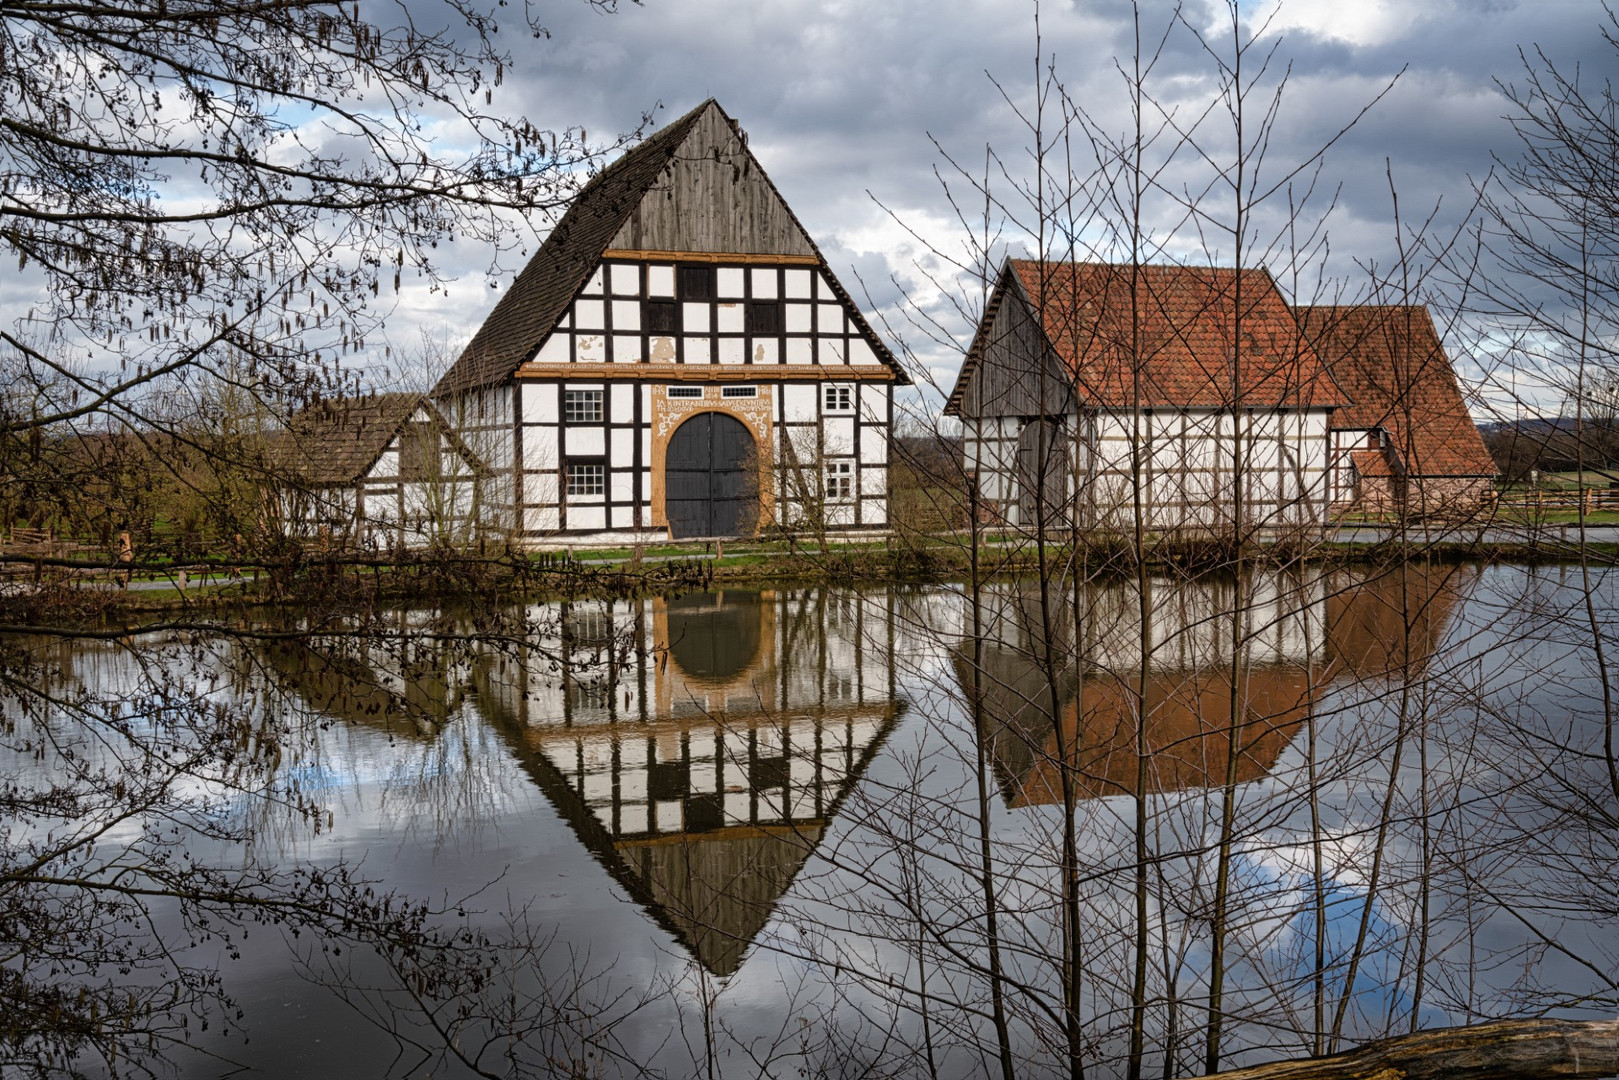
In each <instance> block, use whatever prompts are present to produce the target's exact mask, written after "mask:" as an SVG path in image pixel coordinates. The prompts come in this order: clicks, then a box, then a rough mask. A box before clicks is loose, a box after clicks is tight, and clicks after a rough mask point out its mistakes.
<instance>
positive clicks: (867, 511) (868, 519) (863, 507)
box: [860, 499, 888, 525]
mask: <svg viewBox="0 0 1619 1080" xmlns="http://www.w3.org/2000/svg"><path fill="white" fill-rule="evenodd" d="M860 524H862V525H887V524H888V500H887V499H861V500H860Z"/></svg>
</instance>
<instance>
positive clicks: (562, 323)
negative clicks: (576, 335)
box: [557, 311, 573, 330]
mask: <svg viewBox="0 0 1619 1080" xmlns="http://www.w3.org/2000/svg"><path fill="white" fill-rule="evenodd" d="M572 325H573V312H572V311H564V312H563V313H562V318H560V319H558V320H557V329H558V330H566V329H568V328H569V327H571V326H572Z"/></svg>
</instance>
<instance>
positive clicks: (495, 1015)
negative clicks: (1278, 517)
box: [0, 565, 1619, 1077]
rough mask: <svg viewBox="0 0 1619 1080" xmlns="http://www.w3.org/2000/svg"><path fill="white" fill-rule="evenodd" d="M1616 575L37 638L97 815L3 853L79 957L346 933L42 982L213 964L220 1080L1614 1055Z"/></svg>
mask: <svg viewBox="0 0 1619 1080" xmlns="http://www.w3.org/2000/svg"><path fill="white" fill-rule="evenodd" d="M1616 584H1619V583H1616V582H1615V581H1614V580H1613V579H1612V578H1610V577H1597V578H1595V579H1593V580H1591V581H1589V582H1586V581H1584V580H1582V578H1581V577H1580V575H1579V573H1578V571H1577V570H1576V569H1567V570H1557V569H1554V570H1549V571H1548V570H1535V569H1529V568H1524V567H1515V566H1494V567H1487V568H1485V567H1475V566H1449V565H1432V566H1419V565H1409V566H1402V567H1397V568H1394V569H1390V570H1383V571H1374V570H1370V569H1332V570H1327V569H1323V568H1320V567H1317V566H1304V567H1301V568H1299V569H1297V570H1294V571H1266V572H1263V573H1255V574H1252V575H1249V576H1245V577H1243V578H1241V579H1237V578H1229V577H1206V576H1193V575H1185V576H1156V577H1148V578H1145V579H1143V580H1141V581H1137V580H1135V579H1126V580H1114V579H1106V580H1096V581H1089V582H1084V583H1081V584H1079V585H1078V586H1076V585H1075V584H1074V583H1073V582H1072V581H1068V580H1064V579H1060V578H1054V579H1053V580H1051V581H1048V582H1045V583H1044V584H1042V583H1041V582H1039V581H1033V580H1031V581H1005V582H993V583H990V584H986V585H984V586H983V587H982V588H981V589H978V590H972V589H969V588H966V587H965V586H960V585H957V586H947V587H936V588H921V589H898V588H895V589H886V590H865V591H860V592H856V591H851V590H832V589H802V588H786V587H783V588H774V589H757V590H730V589H727V590H725V591H723V592H711V593H700V594H688V595H683V596H674V597H651V598H645V599H635V600H611V601H608V600H598V601H576V602H572V603H565V604H530V605H523V606H517V607H513V608H511V609H509V610H504V611H493V612H491V611H443V610H428V609H422V610H409V611H397V612H391V613H388V614H386V615H385V616H383V617H380V618H376V619H372V620H368V621H365V622H358V621H335V622H326V623H322V624H320V625H315V626H309V625H300V626H286V625H269V624H266V625H248V624H242V625H237V626H234V627H228V628H224V629H225V630H226V631H227V632H222V633H210V632H206V631H205V630H200V629H195V628H193V629H187V630H186V631H184V632H183V633H180V632H167V633H163V634H153V635H147V636H143V637H137V638H131V639H115V640H110V641H101V642H88V641H79V642H75V643H72V644H70V645H65V644H62V643H60V642H58V641H54V640H47V639H40V640H38V641H35V642H30V643H26V644H28V645H29V648H28V649H27V650H19V653H21V652H24V651H26V653H27V657H26V659H27V662H28V663H29V664H31V665H33V666H32V667H31V668H30V669H29V671H30V674H31V677H32V678H33V679H34V684H33V685H34V686H35V687H37V688H38V689H40V690H42V691H46V692H48V701H49V702H50V704H49V707H46V706H45V705H42V704H41V702H44V701H46V700H47V698H44V697H35V698H33V699H31V700H25V698H24V696H22V695H19V696H18V698H17V699H16V701H15V702H14V703H13V705H12V706H9V707H8V708H7V711H6V714H5V715H6V717H7V718H8V719H7V722H8V724H9V725H10V727H9V729H8V730H9V736H8V740H9V741H8V744H7V748H8V754H9V756H8V757H7V759H6V766H5V771H6V774H7V778H8V780H9V781H10V782H11V783H12V784H13V789H12V790H13V792H17V791H36V792H37V791H43V790H47V789H49V790H53V791H56V792H58V793H59V794H60V793H62V792H66V791H68V790H70V789H72V790H75V791H77V794H76V795H74V796H73V797H72V798H68V797H67V796H65V795H63V796H62V798H63V800H64V801H62V803H61V805H59V806H56V807H55V808H50V807H45V806H44V801H40V804H39V806H37V807H36V808H35V809H33V810H31V811H30V812H29V813H27V814H19V815H18V817H17V820H16V822H15V823H14V824H13V825H12V826H10V831H9V832H8V833H7V840H6V845H7V846H6V848H5V849H4V851H5V855H6V857H7V861H8V863H9V864H10V865H12V866H16V865H18V864H19V863H20V862H24V861H26V855H27V853H28V852H29V851H33V852H40V851H49V852H51V853H53V857H54V858H55V860H56V864H55V865H57V866H58V867H59V868H61V867H73V868H75V869H74V873H77V874H79V875H80V877H79V878H73V877H72V875H71V874H68V873H67V872H66V871H65V870H64V871H62V872H59V873H56V874H55V876H54V878H53V879H52V882H53V883H50V884H45V885H40V886H38V890H37V891H36V892H34V893H32V894H28V895H31V896H32V897H33V899H34V901H35V902H38V903H42V904H45V906H47V907H49V906H53V905H54V910H55V911H56V914H55V915H54V916H53V918H56V919H59V920H62V923H61V926H62V927H66V928H67V929H61V928H59V929H58V930H57V931H56V932H57V933H59V934H61V935H63V936H62V940H63V941H64V942H67V941H69V940H73V941H78V942H81V943H82V941H84V940H87V939H86V938H82V937H80V938H73V937H71V935H70V934H69V931H70V930H72V929H73V924H71V920H70V919H69V912H70V909H72V908H73V906H74V903H75V902H76V901H75V900H74V899H73V897H74V896H75V895H76V894H75V893H74V890H73V888H72V883H73V882H74V881H82V880H84V879H87V878H89V877H91V876H94V875H98V874H99V875H100V876H101V877H102V878H104V879H112V878H116V879H118V880H120V881H131V882H132V881H137V880H147V879H151V880H156V881H159V882H167V883H168V884H169V886H170V888H169V891H171V892H172V891H179V892H182V893H185V892H187V890H192V891H195V892H197V893H207V892H208V890H210V889H211V890H215V894H217V895H219V896H226V895H227V894H228V895H243V894H247V893H252V895H253V896H254V903H257V904H265V903H266V901H265V898H266V897H267V896H269V897H274V899H275V902H276V903H281V902H287V903H289V904H290V903H291V902H292V901H294V900H295V901H297V902H298V903H301V904H305V905H311V906H315V907H321V908H323V909H324V910H323V912H322V914H321V916H320V917H319V918H313V919H306V918H302V917H301V916H299V915H297V914H295V913H293V914H287V915H285V916H284V917H279V918H278V917H264V918H261V919H260V920H259V921H255V920H254V919H253V918H252V917H251V913H250V914H249V917H248V919H247V921H246V923H245V929H246V930H247V933H246V934H245V936H244V935H243V934H242V933H241V932H240V931H239V930H231V929H230V926H229V922H230V920H229V917H228V909H229V908H230V905H229V904H226V903H223V902H222V903H220V904H218V905H214V906H210V905H209V904H207V903H202V904H201V905H200V906H199V904H198V903H197V902H196V901H197V897H196V896H189V897H188V898H187V901H186V902H177V901H172V900H169V899H164V898H157V899H151V900H146V899H142V900H141V901H140V908H139V911H140V913H141V915H140V917H139V918H133V919H132V918H130V917H129V912H127V911H126V912H124V913H123V917H122V918H111V917H109V918H106V919H103V918H102V916H99V915H93V914H92V913H84V914H83V918H85V919H92V921H95V922H98V923H99V925H98V926H97V927H96V929H95V933H98V934H99V935H100V937H99V938H97V939H96V940H98V941H100V942H102V943H105V942H106V941H108V940H109V937H110V936H118V935H121V937H120V938H119V940H122V941H124V942H125V946H124V947H125V949H126V952H125V953H124V954H123V956H122V957H121V958H120V956H119V955H116V954H114V953H110V952H109V953H102V954H99V955H95V956H86V955H79V956H77V957H72V956H67V955H66V950H67V948H68V946H67V945H64V946H63V951H64V952H63V955H58V956H55V957H52V956H51V954H50V950H49V949H48V948H46V947H44V946H42V945H39V944H37V943H31V944H29V945H28V946H27V947H26V948H19V949H17V950H16V951H15V953H14V955H13V957H12V959H11V960H10V961H9V964H10V965H11V969H12V970H13V971H19V970H28V971H29V972H30V974H31V975H33V976H34V977H36V978H39V979H42V980H45V981H47V982H48V981H49V980H50V979H52V978H55V979H57V980H59V981H61V982H62V983H63V984H64V985H67V984H69V983H72V982H74V981H75V980H80V981H85V982H87V983H91V984H94V983H96V982H97V981H98V980H101V981H104V982H106V983H109V984H114V985H120V986H123V987H125V988H127V989H128V990H129V999H130V1001H131V1002H132V1003H133V1002H135V1001H136V1000H137V998H138V999H139V1000H140V1001H142V1002H143V1003H149V1002H161V1001H162V1000H164V999H163V998H162V994H163V993H164V992H168V993H170V994H171V997H170V999H168V1000H171V1001H173V1000H177V999H178V997H179V996H183V995H180V991H179V990H177V989H174V987H190V986H191V982H190V980H203V981H205V982H206V980H207V979H208V978H209V975H208V973H210V972H212V971H214V970H216V969H217V971H218V972H219V973H220V976H221V977H222V979H223V989H224V991H225V992H226V993H228V994H229V995H230V1004H229V1005H228V1006H226V1007H223V1008H221V1007H219V1006H218V1004H217V1003H216V1002H215V999H214V998H213V997H212V996H211V995H212V993H213V987H212V986H211V984H210V985H208V986H205V987H201V988H200V989H199V990H198V992H197V993H196V994H195V995H194V996H186V997H185V1000H186V1004H185V1005H184V1008H183V1009H181V1010H180V1011H182V1012H185V1013H186V1014H187V1015H188V1016H189V1017H190V1019H189V1020H187V1022H186V1023H185V1024H183V1025H180V1026H179V1027H173V1026H168V1027H162V1028H161V1033H160V1034H159V1035H154V1036H153V1037H152V1038H151V1040H150V1042H149V1044H148V1045H149V1046H150V1047H151V1052H152V1053H153V1054H154V1060H157V1061H160V1062H161V1063H162V1064H160V1066H159V1067H160V1069H161V1068H172V1069H173V1070H175V1071H177V1072H179V1073H181V1074H183V1075H219V1074H221V1073H223V1072H226V1071H229V1070H230V1069H231V1068H232V1067H233V1066H232V1064H231V1063H240V1064H242V1065H245V1066H247V1068H248V1072H249V1073H256V1074H261V1075H266V1076H278V1077H279V1076H328V1075H338V1074H343V1075H349V1074H352V1075H366V1076H381V1075H399V1076H407V1075H428V1074H431V1075H435V1076H455V1075H473V1074H474V1073H475V1072H476V1071H478V1070H482V1071H484V1072H487V1073H489V1074H493V1075H524V1074H535V1075H551V1074H561V1075H581V1076H594V1075H608V1076H616V1075H637V1074H641V1073H644V1072H650V1073H654V1074H660V1075H671V1076H688V1075H704V1076H710V1075H712V1076H782V1077H786V1076H801V1075H810V1076H820V1075H827V1076H860V1075H877V1076H890V1075H898V1076H910V1075H917V1076H922V1075H939V1076H950V1077H958V1076H959V1077H967V1076H980V1075H984V1076H988V1075H1001V1073H1002V1059H1003V1057H1004V1058H1005V1060H1007V1061H1009V1062H1011V1063H1013V1065H1014V1066H1015V1072H1016V1075H1018V1076H1040V1075H1048V1074H1050V1075H1058V1074H1062V1075H1071V1074H1072V1073H1073V1072H1074V1066H1075V1064H1076V1063H1078V1064H1080V1065H1082V1066H1083V1068H1084V1070H1086V1071H1087V1073H1088V1075H1091V1076H1112V1075H1120V1076H1124V1075H1129V1074H1131V1073H1132V1072H1136V1073H1137V1074H1146V1075H1153V1076H1159V1075H1186V1074H1197V1073H1200V1072H1202V1071H1203V1067H1204V1065H1205V1064H1206V1062H1207V1059H1208V1054H1209V1051H1210V1046H1211V1043H1212V1044H1213V1045H1214V1046H1216V1047H1217V1050H1218V1064H1219V1065H1220V1066H1221V1067H1227V1068H1229V1067H1234V1066H1237V1065H1240V1064H1246V1063H1253V1062H1257V1061H1262V1060H1270V1059H1274V1058H1278V1057H1290V1056H1306V1055H1309V1054H1312V1053H1320V1052H1325V1051H1330V1050H1332V1049H1334V1048H1343V1047H1345V1046H1348V1045H1352V1044H1353V1043H1355V1042H1358V1041H1361V1040H1364V1039H1367V1038H1374V1037H1378V1036H1381V1035H1384V1034H1390V1033H1399V1032H1405V1031H1409V1030H1412V1029H1413V1028H1415V1027H1434V1026H1443V1025H1447V1024H1454V1023H1466V1022H1470V1021H1477V1020H1480V1019H1483V1018H1488V1017H1498V1016H1527V1015H1542V1014H1546V1013H1548V1012H1549V1013H1554V1014H1564V1015H1570V1016H1586V1015H1605V1016H1611V1015H1612V1013H1613V1010H1614V1007H1615V1004H1616V1001H1619V991H1616V989H1615V986H1616V984H1615V979H1616V978H1619V933H1616V932H1615V931H1616V930H1619V900H1616V899H1615V897H1616V896H1619V860H1616V859H1615V849H1614V848H1615V840H1614V838H1615V836H1616V835H1619V831H1616V829H1615V826H1616V824H1619V781H1616V780H1615V778H1614V776H1613V773H1612V771H1613V769H1614V757H1613V734H1612V733H1613V718H1612V716H1611V713H1610V712H1606V711H1605V704H1604V703H1605V701H1608V700H1609V698H1610V695H1609V694H1608V693H1605V692H1604V682H1606V683H1607V686H1608V688H1609V689H1610V690H1611V688H1612V685H1613V680H1614V676H1613V673H1612V671H1611V667H1612V663H1613V657H1612V655H1611V651H1610V650H1611V647H1612V645H1613V640H1612V635H1611V626H1612V624H1613V615H1614V608H1615V606H1616V601H1619V592H1616V590H1615V585H1616ZM1588 601H1589V604H1588ZM1593 626H1595V627H1596V628H1597V629H1598V630H1599V631H1600V633H1593V629H1592V628H1593ZM19 644H25V643H19ZM1598 646H1600V648H1599V647H1598ZM17 663H20V661H18V662H17ZM17 663H14V664H13V669H12V670H22V669H21V668H20V667H18V666H17ZM211 731H220V732H229V734H228V735H220V736H219V737H218V739H217V740H215V739H214V737H213V736H211V735H209V734H208V732H211ZM159 742H163V743H165V745H166V749H165V750H164V751H163V753H161V754H157V755H151V754H149V752H148V751H149V749H150V747H152V746H153V745H156V744H157V743H159ZM131 747H145V748H147V749H146V750H142V751H141V752H139V753H133V752H132V751H131ZM143 755H145V756H143ZM187 755H189V757H187V761H188V762H189V764H186V765H184V766H175V765H174V764H173V762H174V760H175V759H176V758H177V757H186V756H187ZM221 762H225V763H224V764H222V763H221ZM141 777H146V778H148V779H146V780H144V781H143V780H141V779H140V778H141ZM142 783H147V784H149V785H150V790H149V791H147V790H145V789H141V788H140V784H142ZM52 785H54V787H52ZM75 785H77V787H76V788H75ZM114 785H123V786H122V787H119V788H118V797H117V798H113V797H111V795H110V794H109V793H110V792H112V791H113V790H114ZM96 793H99V797H98V796H97V795H96ZM143 800H144V801H143ZM14 801H15V797H14ZM30 845H32V847H30ZM188 875H190V876H188ZM176 883H178V885H177V884H176ZM231 889H235V890H237V891H236V892H235V893H231V891H230V890H231ZM52 890H55V891H54V892H53V891H52ZM0 896H4V897H5V898H6V902H7V904H8V910H10V911H13V912H15V911H21V910H24V909H25V906H26V903H27V902H28V896H25V895H22V894H19V893H18V892H17V891H16V890H15V889H13V890H12V891H11V892H10V893H9V894H0ZM42 897H43V898H45V899H44V900H42V899H41V898H42ZM384 897H385V898H386V899H384ZM204 899H206V897H204ZM410 900H413V901H416V902H420V903H423V904H425V905H427V907H428V908H429V909H430V910H424V911H420V912H417V911H415V910H414V909H412V914H411V916H410V920H413V921H410V922H409V926H408V927H407V926H404V925H403V924H396V923H395V922H390V921H389V920H392V919H396V916H397V914H398V912H399V911H401V910H403V909H404V907H405V904H406V901H410ZM396 905H398V906H396ZM384 909H386V912H387V915H386V918H385V917H384V916H383V915H382V914H381V913H382V912H383V911H384ZM257 910H258V911H259V912H260V913H261V915H262V913H263V911H265V910H266V908H265V907H261V908H259V909H257ZM277 910H279V909H277ZM210 919H211V920H212V921H211V922H207V920H210ZM81 921H82V920H81ZM205 922H206V925H203V923H205ZM114 924H117V925H116V926H115V925H114ZM10 925H11V926H12V927H13V929H12V930H10V931H9V934H10V935H12V936H13V938H14V939H16V940H25V939H27V935H28V934H30V933H34V932H35V931H34V930H31V929H27V928H24V927H22V923H21V922H19V920H18V919H17V918H15V917H13V918H12V921H11V924H10ZM41 925H44V924H41ZM384 926H386V927H388V929H387V930H382V929H378V928H379V927H384ZM83 929H84V928H83V926H82V925H80V926H78V931H83ZM221 929H224V930H225V931H226V934H225V935H224V936H221V935H220V934H218V933H217V931H219V930H221ZM211 931H212V932H211ZM435 935H436V936H435ZM73 947H74V948H80V949H82V947H83V946H82V944H79V945H75V946H73ZM40 957H43V958H44V959H42V960H41V959H39V958H40ZM30 962H32V963H33V964H34V966H33V967H27V966H26V965H28V964H29V963H30ZM48 972H52V973H54V974H48ZM166 987H167V988H169V989H167V990H165V989H164V988H166ZM188 994H189V991H188ZM141 1007H142V1008H146V1007H148V1006H147V1005H146V1004H143V1005H142V1006H141ZM134 1011H135V1007H134V1005H133V1004H132V1005H131V1012H134ZM162 1013H163V1010H162V1008H156V1009H155V1011H154V1015H162ZM204 1021H207V1022H208V1027H207V1030H202V1025H203V1022H204ZM143 1022H146V1021H143ZM150 1024H151V1027H152V1029H153V1030H154V1031H158V1030H159V1027H160V1025H159V1024H158V1023H157V1021H155V1020H153V1021H150ZM137 1026H138V1025H137ZM446 1044H449V1046H450V1049H446ZM79 1065H80V1066H81V1067H83V1068H86V1069H87V1070H89V1071H92V1072H94V1071H110V1070H111V1068H114V1067H116V1068H122V1067H123V1066H124V1062H122V1061H117V1062H115V1063H114V1064H113V1066H108V1064H107V1063H106V1062H105V1061H100V1062H98V1061H96V1060H94V1059H93V1057H91V1056H81V1057H80V1058H79Z"/></svg>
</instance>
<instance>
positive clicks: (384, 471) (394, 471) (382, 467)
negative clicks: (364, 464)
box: [367, 440, 399, 476]
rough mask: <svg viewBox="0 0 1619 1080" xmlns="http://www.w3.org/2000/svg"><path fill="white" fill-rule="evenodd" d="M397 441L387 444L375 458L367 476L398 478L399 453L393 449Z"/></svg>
mask: <svg viewBox="0 0 1619 1080" xmlns="http://www.w3.org/2000/svg"><path fill="white" fill-rule="evenodd" d="M397 444H398V440H395V441H394V442H391V443H389V444H388V448H387V449H386V450H384V451H383V452H382V453H381V454H379V455H378V456H377V460H376V463H375V464H374V465H372V466H371V470H370V472H369V473H368V474H367V475H368V476H398V475H399V451H398V450H396V449H394V447H395V446H396V445H397Z"/></svg>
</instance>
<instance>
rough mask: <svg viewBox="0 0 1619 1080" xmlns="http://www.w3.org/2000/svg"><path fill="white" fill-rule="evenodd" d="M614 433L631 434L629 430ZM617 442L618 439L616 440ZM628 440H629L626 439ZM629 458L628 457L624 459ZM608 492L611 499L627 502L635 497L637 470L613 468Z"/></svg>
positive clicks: (608, 482) (608, 480) (608, 483)
mask: <svg viewBox="0 0 1619 1080" xmlns="http://www.w3.org/2000/svg"><path fill="white" fill-rule="evenodd" d="M614 434H619V435H629V434H631V433H630V432H628V431H624V432H615V433H614ZM614 441H615V443H616V442H617V440H614ZM626 441H627V440H626ZM624 460H628V459H624ZM607 494H608V497H609V498H610V499H611V501H613V502H616V503H627V502H629V501H630V500H632V499H634V498H635V470H634V469H613V470H611V471H610V472H609V473H608V474H607Z"/></svg>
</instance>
